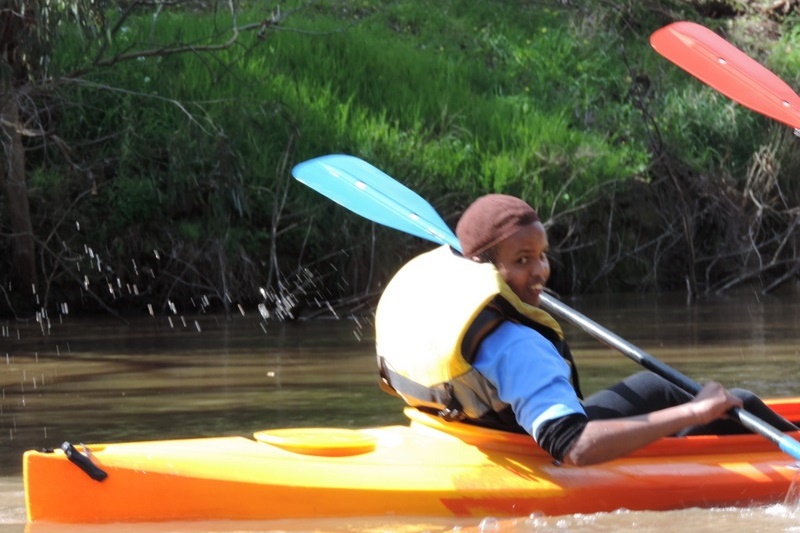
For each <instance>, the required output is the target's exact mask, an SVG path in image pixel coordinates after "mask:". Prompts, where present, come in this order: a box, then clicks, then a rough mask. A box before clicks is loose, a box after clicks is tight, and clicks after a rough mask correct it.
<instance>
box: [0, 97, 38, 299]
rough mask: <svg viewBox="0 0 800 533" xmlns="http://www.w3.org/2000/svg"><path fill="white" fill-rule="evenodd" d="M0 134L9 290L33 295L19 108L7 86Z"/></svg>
mask: <svg viewBox="0 0 800 533" xmlns="http://www.w3.org/2000/svg"><path fill="white" fill-rule="evenodd" d="M0 135H1V136H2V138H1V139H0V142H2V147H3V152H2V153H3V164H2V168H0V186H1V187H2V190H3V192H4V193H5V197H6V212H7V213H8V217H7V221H8V225H9V227H10V228H11V235H10V239H9V240H10V243H11V280H10V281H11V288H12V289H14V290H18V291H20V292H21V293H22V294H32V293H33V292H34V290H35V289H34V287H35V285H36V246H35V241H34V238H33V226H32V224H31V212H30V207H29V204H28V187H27V183H26V180H25V148H24V147H23V146H22V135H21V126H20V124H19V107H18V106H17V100H16V93H15V92H14V90H13V89H11V88H9V87H5V90H3V91H2V93H0Z"/></svg>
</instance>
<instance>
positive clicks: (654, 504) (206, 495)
mask: <svg viewBox="0 0 800 533" xmlns="http://www.w3.org/2000/svg"><path fill="white" fill-rule="evenodd" d="M769 403H770V404H771V405H772V406H773V408H774V409H775V410H776V411H778V412H779V413H781V414H783V415H784V416H785V417H787V418H789V419H790V420H799V419H800V398H789V399H783V400H771V401H770V402H769ZM406 413H407V415H408V416H409V418H410V424H409V425H407V426H385V427H377V428H369V429H358V430H353V429H336V428H295V429H279V430H267V431H261V432H258V433H256V434H255V435H254V436H253V437H252V438H246V437H218V438H201V439H181V440H165V441H152V442H151V441H148V442H131V443H109V444H94V445H88V446H86V447H83V446H71V445H68V444H67V443H65V445H64V446H63V447H62V448H61V449H56V450H53V451H46V452H43V451H28V452H26V453H25V454H24V458H23V476H24V484H25V503H26V508H27V514H28V520H29V521H31V522H39V521H42V522H68V523H103V522H158V521H175V520H216V519H226V520H251V519H255V520H258V519H263V520H267V519H281V518H318V517H358V516H381V515H395V516H397V515H399V516H417V517H420V516H429V517H434V516H435V517H464V518H466V517H478V518H479V517H485V516H494V517H509V516H515V517H518V516H525V515H529V514H531V513H542V514H546V515H559V514H573V513H594V512H602V511H613V510H615V509H621V508H625V509H630V510H666V509H679V508H686V507H716V506H731V505H737V506H747V505H753V504H764V503H775V502H780V501H782V500H783V498H784V497H785V495H786V493H787V491H788V489H789V486H790V483H791V481H792V478H793V476H794V473H795V470H794V468H793V467H794V460H793V459H792V458H791V457H789V456H787V455H785V454H784V453H782V452H781V451H779V450H778V449H777V448H776V447H775V445H774V444H772V443H770V442H769V441H767V440H766V439H764V438H763V437H761V436H757V435H736V436H724V437H723V436H698V437H684V438H665V439H661V440H660V441H658V442H655V443H653V444H652V445H650V446H648V447H646V448H643V449H642V450H639V451H638V452H636V453H634V454H631V455H629V456H626V457H624V458H621V459H618V460H615V461H611V462H608V463H605V464H602V465H597V466H590V467H582V468H575V467H565V466H559V465H556V464H554V463H553V461H552V459H551V458H550V457H549V456H547V455H546V454H545V453H544V452H543V451H542V450H541V449H539V448H538V447H537V446H536V445H535V444H534V442H533V440H532V439H531V438H530V437H528V436H526V435H518V434H509V433H505V432H501V431H496V430H490V429H483V428H477V427H474V426H470V425H466V424H461V423H456V422H445V421H442V420H440V419H438V418H436V417H432V416H429V415H426V414H424V413H421V412H419V411H416V410H414V409H410V408H409V409H406ZM793 436H795V435H793ZM797 437H800V435H797Z"/></svg>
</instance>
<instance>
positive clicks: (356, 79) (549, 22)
mask: <svg viewBox="0 0 800 533" xmlns="http://www.w3.org/2000/svg"><path fill="white" fill-rule="evenodd" d="M564 5H565V4H564V3H562V2H555V1H553V2H544V3H530V2H521V1H514V2H505V1H487V2H469V1H466V0H444V1H442V2H437V3H434V4H431V3H425V4H421V3H418V2H412V1H402V0H399V1H398V0H394V1H388V0H386V1H381V0H361V1H359V2H344V1H341V2H340V1H335V0H325V1H317V2H312V3H308V2H300V1H299V0H298V1H291V2H286V3H284V4H282V5H281V12H280V13H281V14H280V17H279V18H275V17H273V18H272V19H269V18H266V19H265V16H264V12H263V8H262V6H260V5H259V4H258V3H254V4H252V5H246V6H244V8H243V9H242V10H241V11H239V12H231V11H228V10H225V9H222V7H223V6H217V7H219V9H216V8H215V9H210V10H202V9H201V10H197V11H194V10H188V11H181V10H175V11H170V10H167V9H163V10H160V11H158V12H157V13H156V14H154V13H152V12H149V11H147V10H146V9H144V8H142V9H141V11H138V12H136V16H133V17H132V18H130V19H127V20H126V21H125V23H124V24H122V25H120V26H114V24H113V22H114V20H116V19H115V18H114V16H115V15H114V13H113V12H111V11H110V12H109V13H108V14H107V17H108V19H109V20H100V21H98V23H99V27H102V28H105V31H104V32H101V33H102V36H101V38H98V39H86V38H84V37H83V36H82V35H80V34H79V33H78V32H77V31H69V29H68V28H62V29H64V30H65V31H61V32H57V33H54V34H53V37H54V38H55V39H57V46H56V47H55V48H54V50H55V53H56V55H55V56H54V57H53V58H52V59H51V62H52V63H53V64H54V65H58V66H59V70H60V71H63V72H75V71H78V72H80V73H81V74H80V76H74V77H70V78H55V79H54V81H55V82H57V83H56V84H55V85H54V87H55V88H56V89H57V91H56V92H55V93H53V96H52V98H51V100H50V101H49V105H50V106H51V109H52V111H53V112H52V116H53V120H54V124H53V127H54V128H57V131H58V135H59V138H60V139H61V140H62V141H63V143H64V145H66V146H69V151H68V152H65V151H64V150H62V149H61V148H60V147H59V145H56V144H52V143H50V144H36V145H31V146H30V150H29V163H28V166H29V172H30V176H31V178H30V180H31V181H30V186H31V188H32V197H33V198H35V199H36V200H37V202H38V205H37V206H35V207H34V210H35V212H36V213H37V233H39V234H57V235H58V236H59V238H60V239H61V241H62V243H61V245H60V248H58V249H59V250H61V251H60V252H53V255H54V256H56V257H57V259H56V260H53V262H52V265H53V266H52V267H51V268H52V271H51V275H50V276H49V278H48V279H50V280H52V283H54V284H56V285H57V286H58V287H59V290H60V294H63V295H64V298H77V297H78V295H79V294H82V291H83V290H84V289H85V288H86V287H85V286H84V287H77V288H75V287H76V286H74V285H71V284H72V283H74V281H73V278H74V277H75V276H74V275H72V274H71V272H72V271H74V269H76V268H77V266H78V264H79V263H80V262H81V261H86V259H87V253H86V250H89V249H91V250H92V251H93V253H101V254H102V256H103V257H104V258H105V259H104V260H105V261H107V265H108V268H107V269H106V270H103V269H102V268H98V269H94V271H93V273H92V276H93V279H91V280H90V281H91V284H92V286H93V287H98V286H99V287H102V286H105V284H107V281H108V280H107V278H109V277H110V278H117V279H119V280H120V282H119V285H120V286H123V287H124V286H126V284H127V285H129V286H135V287H136V290H134V291H125V290H118V291H113V290H112V291H111V293H112V296H111V297H109V296H108V295H106V296H103V297H102V298H101V299H102V300H103V301H104V302H106V303H108V304H110V305H113V306H114V307H115V308H120V309H121V308H125V307H128V306H130V307H131V308H132V309H133V310H141V309H143V307H144V306H145V305H146V304H147V303H151V304H155V305H156V306H158V307H160V308H162V309H167V308H169V305H168V302H174V301H175V300H180V301H182V302H197V301H201V300H204V299H206V300H208V299H210V300H209V301H210V302H211V303H210V304H209V305H225V306H227V305H230V304H232V303H234V302H236V303H242V304H243V305H245V306H250V305H255V304H257V303H264V302H265V301H266V302H267V304H268V306H269V307H273V308H274V307H281V306H286V305H287V304H286V302H287V301H291V303H290V304H288V308H290V309H291V308H300V307H302V306H310V307H318V308H322V309H327V306H326V305H321V303H320V302H322V301H324V300H328V301H332V302H338V303H339V304H341V305H346V303H347V302H352V301H354V300H359V301H360V298H361V297H363V296H365V295H366V296H369V295H374V294H375V293H376V292H377V291H379V290H380V287H381V286H382V283H384V282H385V281H386V279H388V277H389V276H390V275H391V273H392V272H393V271H394V269H395V268H396V267H397V266H398V265H399V263H400V262H401V261H403V260H405V259H407V258H408V257H409V255H410V254H412V253H414V252H416V251H418V250H419V249H420V248H421V247H423V246H425V245H424V244H421V243H419V242H417V241H415V240H412V239H409V238H407V237H404V236H402V235H398V234H396V233H394V232H392V231H389V230H384V229H382V228H375V227H373V225H372V224H370V223H368V222H366V221H363V220H359V219H357V217H353V216H351V215H349V214H347V213H345V212H344V210H343V209H341V208H339V207H338V206H335V205H332V204H331V202H329V201H327V200H325V199H324V198H320V197H319V196H318V195H317V194H316V193H313V192H311V191H309V190H306V189H304V188H303V187H302V186H300V185H298V184H297V183H296V182H294V181H293V180H291V176H290V169H291V167H292V166H293V165H294V164H295V163H297V162H300V161H302V160H305V159H308V158H311V157H315V156H318V155H322V154H326V153H334V152H344V153H352V154H354V155H357V156H359V157H362V158H364V159H366V160H368V161H370V162H372V163H373V164H375V165H376V166H378V167H380V168H382V169H383V170H385V171H386V172H387V173H389V174H390V175H393V176H394V177H396V178H397V179H399V180H400V181H402V182H404V183H405V184H407V185H408V186H409V187H411V188H412V189H414V190H416V191H418V192H419V193H420V194H421V195H422V196H423V197H426V198H428V199H430V200H431V202H432V203H433V204H434V205H435V207H436V208H437V210H439V211H440V212H441V213H442V214H443V215H444V217H445V218H446V219H447V220H448V222H450V223H453V224H454V222H455V221H456V219H457V217H458V215H459V213H460V211H461V210H462V209H463V208H464V207H465V206H466V204H467V203H468V202H469V201H470V200H471V199H472V198H473V197H475V196H477V195H479V194H483V193H486V192H490V191H497V192H505V193H509V194H516V195H519V196H521V197H523V198H525V199H526V200H528V201H529V202H531V203H532V204H533V205H535V206H536V207H537V208H538V209H539V210H540V212H541V213H543V216H544V217H545V218H546V219H547V220H548V225H550V226H552V231H553V235H554V236H556V237H557V239H556V242H557V243H558V242H561V243H562V244H563V246H564V254H563V258H564V260H566V259H567V258H569V257H570V256H571V255H570V254H574V253H576V252H575V250H582V252H581V255H580V257H578V256H575V257H574V258H573V260H574V261H581V262H583V264H584V265H587V266H589V268H590V269H591V268H592V267H593V266H594V265H597V266H598V268H597V270H596V271H597V272H600V273H598V274H597V275H596V276H595V275H591V276H588V277H581V276H573V277H572V281H571V282H567V281H566V280H565V281H564V282H563V283H561V285H560V287H558V288H560V289H566V290H571V291H582V290H591V289H597V288H606V287H608V288H619V287H624V288H635V289H643V288H658V287H660V286H661V285H660V283H661V281H660V280H662V279H664V276H665V274H664V273H663V272H660V269H661V268H662V266H661V265H662V264H663V263H661V261H662V260H663V258H664V257H666V256H665V255H664V252H663V248H662V249H660V250H661V251H660V252H658V253H653V255H648V254H645V255H642V254H641V253H638V254H637V252H635V250H639V249H640V248H638V246H639V244H641V242H642V240H643V239H653V240H658V239H659V237H658V235H659V232H662V231H664V219H669V218H670V216H671V214H670V213H668V212H667V211H669V208H667V207H664V206H665V205H666V204H668V203H669V202H672V203H673V204H674V202H673V200H674V198H673V199H670V198H669V197H668V194H674V190H673V193H669V191H668V190H667V189H663V188H660V187H661V184H662V183H664V180H665V179H666V178H665V176H666V174H664V173H663V172H662V171H663V168H664V167H662V166H660V163H658V164H657V163H655V162H656V161H663V154H665V153H668V154H669V157H670V158H671V160H672V161H677V162H680V165H681V168H684V169H687V171H686V172H684V173H683V175H684V176H691V175H698V174H703V173H711V174H719V175H724V176H725V177H728V178H731V179H733V180H734V181H736V180H740V181H741V180H743V179H744V178H743V176H744V175H745V174H746V172H747V169H748V167H749V165H751V163H752V154H753V153H754V152H755V151H756V150H757V149H758V147H759V146H760V145H761V144H763V143H764V142H765V136H766V134H765V133H764V121H763V120H762V119H759V118H758V117H756V116H754V114H752V113H750V112H747V111H745V110H741V109H738V108H736V107H735V106H733V105H732V104H730V103H729V102H727V101H725V100H724V99H723V98H722V97H720V96H719V95H717V94H715V93H714V92H713V91H711V90H709V89H705V88H703V87H702V86H700V85H699V84H698V83H697V82H696V81H694V80H692V79H690V78H689V77H688V76H686V75H685V74H682V73H680V72H678V71H677V69H675V68H674V67H671V66H670V65H668V64H667V63H666V62H665V61H663V59H660V58H659V57H657V56H656V55H655V54H654V53H653V52H652V50H650V49H649V47H648V45H647V35H648V34H649V33H650V32H651V31H652V30H654V29H655V28H656V27H658V26H659V25H661V24H663V23H665V22H666V21H667V19H668V18H669V17H671V16H674V15H676V14H681V15H685V14H686V13H687V12H688V11H689V8H688V7H687V5H686V4H684V3H680V2H674V3H663V2H643V3H636V2H634V3H627V2H626V3H622V2H588V3H586V5H583V6H581V7H580V8H573V7H564ZM271 20H272V21H274V22H270V21H271ZM621 22H624V24H623V26H622V30H618V29H617V24H619V23H621ZM239 27H241V28H243V27H250V28H252V27H260V28H261V29H260V31H259V32H258V33H256V32H254V31H251V32H249V33H246V34H245V33H241V34H239V35H238V40H237V41H236V43H235V45H233V46H227V47H218V48H217V47H213V46H211V45H213V43H215V42H218V41H219V39H220V36H224V35H225V34H226V32H229V31H230V29H231V28H239ZM111 28H114V30H115V31H109V30H110V29H111ZM786 39H787V42H796V41H797V36H792V35H791V34H788V35H787V36H786ZM176 43H177V44H176ZM178 45H180V46H178ZM172 46H177V47H178V48H181V47H183V48H182V49H183V50H184V52H183V53H180V54H177V53H175V54H173V53H162V54H143V55H141V56H139V57H136V56H135V52H136V51H137V50H147V49H150V50H159V49H161V50H162V51H163V50H167V49H169V48H170V47H172ZM203 47H206V49H205V50H204V51H200V49H201V48H203ZM193 48H194V50H193ZM120 54H122V55H126V54H127V55H131V54H133V59H132V60H130V61H123V62H117V61H114V60H113V58H115V57H119V55H120ZM791 57H792V56H791V54H786V55H785V56H784V57H783V59H782V61H784V62H785V63H784V64H781V63H776V66H781V67H782V68H786V69H787V70H788V69H789V68H790V64H791V63H789V62H790V61H792V59H791ZM97 58H101V61H100V62H102V61H106V63H107V64H108V65H109V66H108V67H107V68H87V66H88V65H89V64H90V62H91V61H96V60H97ZM784 65H785V66H784ZM65 153H66V154H68V155H65ZM642 184H645V185H646V184H652V187H650V188H647V189H645V190H646V191H647V192H646V193H647V194H648V195H652V197H653V198H659V199H660V200H658V201H659V202H663V204H661V207H660V208H658V209H663V210H664V212H662V213H661V215H663V216H659V213H658V212H657V211H656V212H654V211H653V210H651V209H647V208H643V206H644V205H645V204H642V203H637V202H636V201H632V202H630V203H629V204H625V205H627V206H628V207H626V211H625V213H627V214H628V215H627V216H625V215H623V216H620V217H618V218H615V219H614V221H613V222H614V223H615V224H616V223H617V222H619V223H620V224H622V226H619V227H617V229H618V230H619V235H620V239H619V242H620V247H621V248H624V250H625V252H624V253H623V254H622V255H624V256H625V257H627V259H621V257H622V255H618V256H617V257H618V260H616V261H609V260H608V257H609V254H608V250H607V249H602V248H600V247H596V246H595V244H593V243H596V242H598V241H597V240H596V239H600V240H603V237H602V235H603V232H599V233H597V234H594V233H593V231H592V230H591V228H592V227H594V228H600V227H602V228H604V231H605V228H607V227H610V226H609V225H608V223H607V222H608V221H607V220H603V217H604V216H606V217H607V216H608V213H609V212H611V211H614V212H618V213H622V211H619V207H620V206H618V205H614V204H613V202H614V198H617V199H620V198H622V197H623V196H624V195H630V194H634V192H633V191H637V192H636V194H638V193H640V192H641V191H642V190H643V189H642V186H643V185H642ZM37 191H38V192H37ZM34 193H35V194H34ZM615 195H617V196H615ZM620 201H622V200H620ZM591 206H595V207H594V208H592V207H591ZM599 206H604V207H605V208H606V209H605V211H602V210H600V211H598V210H597V209H598V208H599ZM637 209H641V211H639V210H637ZM576 216H584V217H585V218H584V219H583V220H582V221H576V218H575V217H576ZM595 222H596V224H595ZM577 227H579V228H582V229H581V230H580V232H579V237H581V239H580V240H579V241H574V240H570V239H574V238H575V234H574V233H573V232H572V229H574V228H577ZM571 228H572V229H571ZM629 231H630V233H629ZM606 240H607V239H606ZM376 243H377V244H376ZM570 247H571V248H570ZM651 249H652V247H651ZM670 249H671V250H673V251H672V252H670V254H669V257H670V258H679V257H680V254H677V253H675V252H674V250H675V248H674V245H673V246H672V247H671V248H670ZM569 250H571V251H569ZM678 260H679V259H678ZM133 265H135V268H134V266H133ZM606 266H607V267H608V269H606V268H605V267H606ZM564 268H565V270H566V271H568V270H570V268H571V267H570V266H569V265H565V266H564ZM615 269H616V270H615ZM654 272H658V274H657V275H656V274H654ZM84 273H85V271H82V273H81V276H83V275H84ZM87 275H88V274H87ZM614 276H616V277H614ZM670 276H671V274H668V275H667V277H670ZM677 278H678V279H679V278H680V275H678V276H677ZM630 279H637V281H636V282H634V283H630V282H629V280H630ZM58 280H60V281H58ZM598 280H600V281H598ZM670 283H672V282H670ZM71 287H73V288H71ZM669 287H670V288H672V287H673V285H671V284H670V285H669ZM262 289H264V290H262ZM97 293H98V294H99V293H100V291H99V290H97ZM265 294H266V295H267V296H266V297H265ZM84 301H86V300H85V299H84ZM204 305H205V304H204ZM87 307H91V305H89V304H87Z"/></svg>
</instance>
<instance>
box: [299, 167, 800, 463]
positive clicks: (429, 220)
mask: <svg viewBox="0 0 800 533" xmlns="http://www.w3.org/2000/svg"><path fill="white" fill-rule="evenodd" d="M292 174H293V175H294V177H295V178H296V179H297V180H298V181H300V182H302V183H304V184H306V185H308V186H309V187H311V188H313V189H314V190H316V191H318V192H320V193H321V194H323V195H325V196H327V197H328V198H330V199H331V200H333V201H335V202H336V203H338V204H340V205H342V206H343V207H346V208H347V209H349V210H350V211H353V212H354V213H356V214H358V215H361V216H363V217H365V218H367V219H369V220H372V221H373V222H377V223H380V224H383V225H386V226H389V227H392V228H394V229H397V230H400V231H404V232H406V233H410V234H412V235H415V236H418V237H422V238H424V239H427V240H430V241H433V242H436V243H439V244H448V245H450V246H451V247H453V248H455V249H457V250H459V251H461V245H460V243H459V242H458V238H457V237H456V235H455V234H454V233H453V231H452V230H451V229H450V228H449V227H448V226H447V224H445V222H444V221H443V220H442V219H441V217H440V216H439V215H438V213H436V211H435V210H434V209H433V207H432V206H431V205H430V204H429V203H428V202H427V201H425V200H424V199H423V198H422V197H420V196H419V195H418V194H417V193H415V192H414V191H412V190H411V189H409V188H408V187H406V186H404V185H402V184H401V183H399V182H398V181H396V180H395V179H394V178H392V177H391V176H389V175H388V174H385V173H384V172H383V171H381V170H379V169H377V168H375V167H374V166H372V165H370V164H369V163H367V162H365V161H362V160H360V159H358V158H356V157H353V156H349V155H341V154H334V155H329V156H322V157H318V158H316V159H312V160H309V161H305V162H303V163H300V164H298V165H297V166H295V167H294V168H293V169H292ZM539 301H540V306H541V307H542V309H544V310H545V311H548V312H550V313H552V314H554V315H556V316H558V317H560V318H562V319H564V320H566V321H568V322H570V323H572V324H574V325H576V326H578V327H580V328H581V329H583V330H584V331H585V332H587V333H588V334H590V335H591V336H593V337H594V338H596V339H598V340H599V341H601V342H604V343H605V344H607V345H608V346H610V347H612V348H614V349H616V350H618V351H620V352H621V353H622V354H624V355H626V356H627V357H629V358H631V359H632V360H634V361H635V362H637V363H639V364H640V365H642V366H643V367H644V368H646V369H648V370H650V371H652V372H654V373H656V374H658V375H659V376H661V377H663V378H664V379H666V380H668V381H670V382H671V383H673V384H675V385H677V386H678V387H681V388H682V389H683V390H685V391H686V392H688V393H690V394H692V395H696V394H697V393H698V392H699V391H700V389H701V387H700V385H698V384H697V383H696V382H694V381H692V380H691V379H689V378H688V377H686V376H684V375H683V374H681V373H680V372H678V371H677V370H674V369H672V368H670V367H669V366H667V365H665V364H663V363H661V362H660V361H658V360H657V359H655V358H653V357H652V356H650V355H648V354H647V353H645V352H643V351H642V350H640V349H639V348H636V347H635V346H633V345H632V344H630V343H629V342H627V341H625V340H623V339H622V338H620V337H619V336H617V335H615V334H614V333H611V332H610V331H608V330H607V329H605V328H603V327H602V326H600V325H599V324H597V323H596V322H594V321H592V320H590V319H589V318H587V317H586V316H584V315H582V314H581V313H578V312H577V311H575V310H574V309H571V308H570V307H569V306H567V305H566V304H564V303H562V302H560V301H559V300H556V299H555V298H553V297H551V296H549V295H547V294H546V293H543V294H542V295H541V296H540V300H539ZM731 416H732V417H733V418H734V419H736V420H738V421H739V422H740V423H741V424H742V425H744V426H745V427H746V428H748V429H750V430H751V431H753V432H754V433H757V434H759V435H762V436H763V437H765V438H767V439H769V440H770V441H772V442H773V443H775V444H777V445H778V447H779V448H780V449H781V450H783V451H784V452H786V453H787V454H789V455H791V456H792V457H794V458H795V459H797V460H798V461H800V442H798V441H796V440H794V439H792V438H791V437H789V436H787V435H785V434H783V433H782V432H781V431H779V430H778V429H776V428H774V427H773V426H771V425H769V424H767V423H766V422H764V421H763V420H761V419H759V418H758V417H756V416H754V415H752V414H751V413H748V412H746V411H744V410H742V409H734V410H732V411H731Z"/></svg>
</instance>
